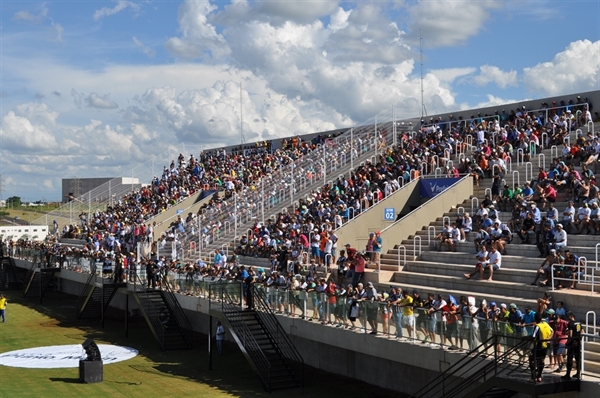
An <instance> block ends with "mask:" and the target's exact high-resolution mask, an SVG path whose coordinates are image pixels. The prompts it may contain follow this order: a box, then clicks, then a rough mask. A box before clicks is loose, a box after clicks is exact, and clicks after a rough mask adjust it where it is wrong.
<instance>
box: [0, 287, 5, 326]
mask: <svg viewBox="0 0 600 398" xmlns="http://www.w3.org/2000/svg"><path fill="white" fill-rule="evenodd" d="M0 318H2V323H4V322H5V321H6V297H4V295H3V294H0Z"/></svg>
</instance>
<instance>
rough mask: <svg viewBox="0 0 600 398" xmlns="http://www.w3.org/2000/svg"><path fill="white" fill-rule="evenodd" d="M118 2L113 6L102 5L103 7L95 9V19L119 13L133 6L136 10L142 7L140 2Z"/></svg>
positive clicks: (118, 0) (121, 0) (123, 0)
mask: <svg viewBox="0 0 600 398" xmlns="http://www.w3.org/2000/svg"><path fill="white" fill-rule="evenodd" d="M116 3H117V4H116V5H115V6H114V7H113V8H110V7H102V8H101V9H99V10H96V11H94V20H95V21H97V20H99V19H101V18H104V17H109V16H111V15H115V14H118V13H120V12H121V11H123V10H125V9H127V8H131V9H132V10H133V11H135V12H137V11H139V10H140V8H141V5H140V4H139V3H134V2H133V1H126V0H117V1H116Z"/></svg>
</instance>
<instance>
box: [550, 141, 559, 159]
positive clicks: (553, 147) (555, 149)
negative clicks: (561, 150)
mask: <svg viewBox="0 0 600 398" xmlns="http://www.w3.org/2000/svg"><path fill="white" fill-rule="evenodd" d="M553 153H554V155H553ZM550 157H551V158H552V159H553V160H554V159H556V158H557V157H558V147H557V146H556V145H552V146H551V147H550Z"/></svg>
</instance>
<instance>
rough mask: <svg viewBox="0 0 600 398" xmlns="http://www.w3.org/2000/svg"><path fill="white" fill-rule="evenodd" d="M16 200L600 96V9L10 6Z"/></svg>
mask: <svg viewBox="0 0 600 398" xmlns="http://www.w3.org/2000/svg"><path fill="white" fill-rule="evenodd" d="M0 7H1V8H2V9H1V23H2V30H1V35H2V36H1V45H2V48H1V53H0V56H1V59H0V61H1V73H2V74H1V90H0V91H1V97H0V99H1V104H0V108H1V109H0V117H2V127H1V130H0V155H1V159H0V174H1V178H2V197H3V198H4V199H6V198H7V197H10V196H13V195H17V196H21V197H24V198H26V199H27V200H38V199H41V198H47V199H49V200H52V199H53V200H58V199H59V198H60V186H61V179H62V178H72V177H74V176H79V177H94V176H116V175H130V173H131V172H130V171H129V170H131V168H133V167H135V166H136V165H139V164H141V163H143V162H144V161H145V160H147V159H148V157H149V156H153V155H156V154H157V153H158V152H160V151H164V150H165V148H175V147H177V146H179V145H181V144H185V145H187V146H189V147H193V146H198V147H200V146H203V147H205V148H207V147H216V146H220V145H231V144H236V143H239V127H238V126H239V125H240V116H239V107H240V91H239V84H240V82H242V83H243V95H242V100H241V105H242V107H243V114H244V120H243V122H244V132H245V136H246V139H247V140H257V139H275V138H277V137H282V136H289V135H292V134H302V133H312V132H315V131H322V130H328V129H333V128H339V127H345V126H350V125H352V124H353V123H360V122H361V121H364V120H367V119H369V118H371V117H372V116H374V115H375V114H377V113H378V112H379V111H380V110H381V109H384V108H385V109H389V108H390V107H391V105H392V104H394V105H395V106H396V107H397V109H398V112H399V113H400V116H401V117H414V116H419V113H420V109H421V108H420V74H421V70H420V60H419V43H420V37H422V43H423V46H422V49H423V75H424V87H425V93H424V101H425V107H426V109H427V112H428V113H429V114H434V113H438V112H446V111H452V110H458V109H468V108H473V107H478V106H488V105H494V104H502V103H506V102H513V101H518V100H523V99H529V98H538V97H544V96H549V95H561V94H569V93H573V92H577V91H589V90H598V89H599V88H600V84H599V82H598V72H599V63H600V41H599V39H600V2H598V1H569V2H565V1H554V0H538V1H527V0H522V1H508V0H506V1H494V0H483V1H451V0H421V1H417V0H412V1H408V0H407V1H371V2H362V1H356V2H343V1H329V0H321V1H269V2H260V1H248V0H234V1H218V2H215V1H213V2H211V1H207V0H190V1H170V0H165V1H152V0H148V1H133V0H132V1H125V0H118V1H52V0H49V1H45V2H38V1H5V0H3V1H2V2H1V3H0Z"/></svg>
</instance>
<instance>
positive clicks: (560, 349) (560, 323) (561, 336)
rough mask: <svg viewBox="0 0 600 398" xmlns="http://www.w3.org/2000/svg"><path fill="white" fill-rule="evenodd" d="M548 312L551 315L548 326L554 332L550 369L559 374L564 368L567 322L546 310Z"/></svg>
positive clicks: (551, 311)
mask: <svg viewBox="0 0 600 398" xmlns="http://www.w3.org/2000/svg"><path fill="white" fill-rule="evenodd" d="M548 312H550V313H551V314H550V322H548V324H549V325H550V327H551V328H552V330H553V331H554V334H553V335H552V351H551V352H550V367H551V368H552V367H556V369H555V370H554V372H556V373H560V372H562V371H563V369H564V367H565V363H564V355H565V352H566V351H565V350H566V345H567V337H568V330H569V322H567V321H565V320H564V319H562V318H561V317H559V316H558V315H556V313H555V312H554V310H548Z"/></svg>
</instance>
